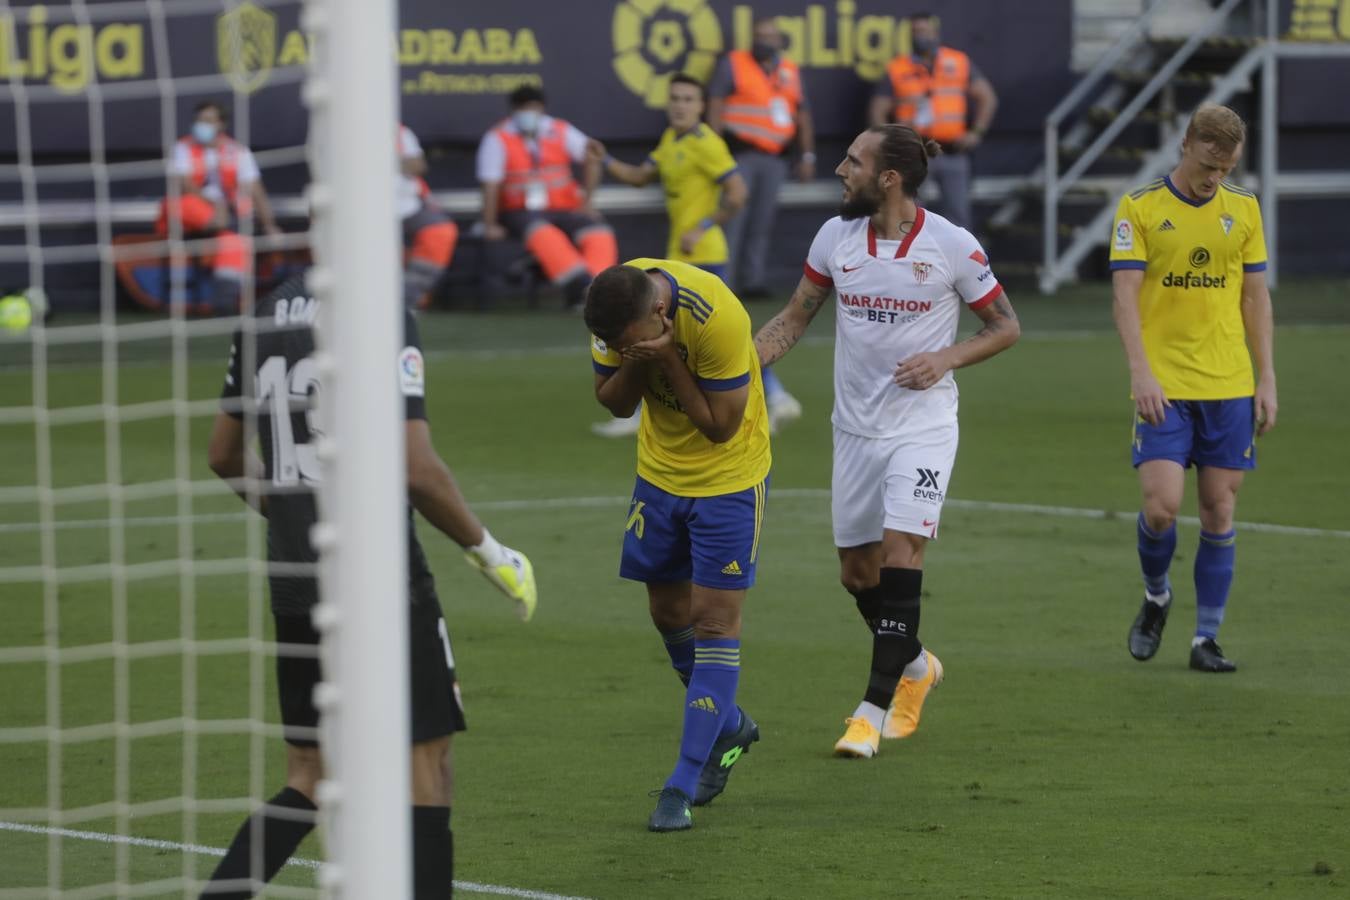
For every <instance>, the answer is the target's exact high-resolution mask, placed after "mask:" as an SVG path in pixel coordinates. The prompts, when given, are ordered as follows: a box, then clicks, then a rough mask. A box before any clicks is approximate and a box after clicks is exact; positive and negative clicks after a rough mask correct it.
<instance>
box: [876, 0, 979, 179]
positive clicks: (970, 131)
mask: <svg viewBox="0 0 1350 900" xmlns="http://www.w3.org/2000/svg"><path fill="white" fill-rule="evenodd" d="M910 25H911V36H912V38H911V39H912V42H913V47H914V52H913V54H911V55H908V56H897V57H896V58H895V59H893V60H892V61H891V64H890V65H889V66H888V67H887V68H886V74H885V76H883V78H882V79H881V81H879V82H878V83H877V88H876V92H875V93H874V94H873V97H872V103H871V107H870V109H869V114H868V118H869V120H870V122H869V124H872V125H881V124H884V123H886V122H899V123H900V124H902V125H908V126H910V127H911V128H913V129H914V130H915V131H917V132H918V133H919V134H920V135H922V136H923V137H926V138H932V139H933V140H935V141H937V142H938V143H939V144H941V145H942V149H943V150H944V151H946V152H947V153H953V152H955V153H963V152H967V151H969V150H973V149H974V148H975V146H976V145H977V144H978V143H979V142H980V141H981V139H983V137H984V135H985V133H986V132H987V131H988V130H989V125H990V123H991V122H992V121H993V118H994V111H995V110H996V109H997V108H998V97H997V95H995V93H994V88H993V86H992V85H990V83H989V81H988V79H986V78H985V77H984V75H983V74H982V73H981V72H980V70H979V68H978V67H977V66H976V65H975V64H974V63H973V62H972V61H971V59H970V57H969V56H968V55H966V54H965V53H963V52H962V51H960V50H954V49H952V48H951V47H944V46H942V45H941V43H940V42H939V40H938V29H937V22H936V20H935V19H933V17H932V16H930V15H928V14H927V13H923V14H920V15H916V16H913V17H911V19H910Z"/></svg>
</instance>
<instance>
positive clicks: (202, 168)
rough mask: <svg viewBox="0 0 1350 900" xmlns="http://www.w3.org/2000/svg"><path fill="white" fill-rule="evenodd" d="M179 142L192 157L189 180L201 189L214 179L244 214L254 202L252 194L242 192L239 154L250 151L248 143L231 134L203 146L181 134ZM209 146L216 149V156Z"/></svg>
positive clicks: (231, 203) (226, 198)
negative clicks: (240, 188)
mask: <svg viewBox="0 0 1350 900" xmlns="http://www.w3.org/2000/svg"><path fill="white" fill-rule="evenodd" d="M178 143H180V144H182V145H184V146H186V147H187V151H188V158H189V159H190V160H191V161H192V171H191V172H190V173H189V174H188V182H189V183H190V184H191V185H192V186H193V187H195V188H196V189H197V190H199V191H200V190H201V189H202V188H203V187H205V186H206V184H207V182H210V181H214V182H215V184H216V185H217V186H219V188H220V190H221V193H223V194H224V195H225V200H226V202H227V203H229V205H230V208H231V209H233V210H234V211H235V213H236V214H237V215H241V216H242V215H244V213H245V212H246V211H247V209H248V208H249V206H250V198H249V196H248V195H247V194H240V192H239V158H240V156H241V155H242V154H243V153H244V152H246V151H245V149H244V145H243V144H241V143H239V142H238V141H236V140H235V139H234V138H232V137H230V136H229V135H221V136H220V137H218V138H217V139H216V142H215V143H214V144H212V145H211V146H210V147H203V146H202V145H201V144H199V143H197V142H196V141H195V140H193V139H192V138H190V137H184V138H179V139H178ZM207 150H214V151H215V154H214V157H213V158H212V157H209V156H208V154H207V152H206V151H207Z"/></svg>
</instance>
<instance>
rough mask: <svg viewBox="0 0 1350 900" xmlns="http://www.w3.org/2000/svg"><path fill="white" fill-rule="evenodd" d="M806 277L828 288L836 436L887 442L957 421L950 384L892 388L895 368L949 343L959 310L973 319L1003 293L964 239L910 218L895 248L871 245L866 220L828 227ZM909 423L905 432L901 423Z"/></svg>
mask: <svg viewBox="0 0 1350 900" xmlns="http://www.w3.org/2000/svg"><path fill="white" fill-rule="evenodd" d="M805 273H806V277H807V278H809V279H811V280H812V281H813V282H815V283H816V284H818V285H821V286H822V287H829V286H833V287H834V289H835V291H836V293H837V295H838V298H839V307H838V309H837V311H836V313H837V314H836V316H835V345H834V416H833V421H834V424H835V426H836V427H838V428H840V429H842V430H844V431H847V432H850V433H852V434H857V435H862V436H863V437H891V436H893V435H896V434H898V433H900V432H901V431H902V430H904V429H905V428H906V427H907V426H908V427H913V425H914V422H913V421H912V417H913V416H916V415H917V416H922V417H924V418H925V419H926V420H928V421H929V422H934V421H941V420H943V419H947V418H955V416H956V398H957V392H956V379H954V378H953V377H952V373H951V372H948V373H947V374H945V375H944V376H942V379H941V380H940V381H939V382H938V383H937V384H935V385H933V386H932V387H930V388H928V389H927V390H924V391H914V390H910V389H908V388H902V387H897V386H896V384H895V382H894V380H893V379H894V376H895V368H896V366H897V365H898V364H899V363H900V361H901V360H903V359H906V358H908V357H910V356H913V355H914V354H916V353H923V352H927V351H934V350H941V349H943V348H944V347H950V346H951V345H952V343H953V342H954V341H955V340H956V325H957V320H958V319H959V318H960V315H961V305H962V304H963V303H964V304H965V305H967V306H969V307H970V308H971V309H979V308H981V307H983V306H987V305H989V304H990V303H993V302H994V300H996V299H997V298H998V295H999V294H1000V293H1002V292H1003V288H1002V287H1001V286H1000V285H999V283H998V279H996V278H995V277H994V273H993V272H992V271H991V270H990V268H989V260H988V258H987V257H986V256H985V255H984V251H983V250H982V249H981V248H980V244H979V242H978V241H976V240H975V238H974V236H973V235H971V233H970V232H969V231H966V230H965V229H964V228H961V227H959V226H957V225H953V224H952V223H951V222H949V221H947V220H946V219H944V218H943V217H942V216H939V215H936V214H934V213H930V212H926V211H925V210H923V209H919V211H918V213H917V214H916V215H915V217H914V227H913V228H912V229H911V230H910V231H909V233H908V234H907V235H905V239H904V240H902V241H887V240H881V239H880V238H878V237H877V235H876V231H875V230H874V229H873V228H872V223H871V220H870V219H868V218H861V219H854V220H852V221H847V222H846V221H844V220H843V219H841V218H839V217H837V216H836V217H835V218H833V219H830V220H829V221H828V222H826V223H825V224H824V225H822V226H821V228H820V231H818V232H817V233H816V239H815V240H814V241H812V242H811V251H810V253H808V254H807V257H806V266H805ZM907 419H909V420H910V421H909V422H906V420H907Z"/></svg>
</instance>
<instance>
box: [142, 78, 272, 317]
mask: <svg viewBox="0 0 1350 900" xmlns="http://www.w3.org/2000/svg"><path fill="white" fill-rule="evenodd" d="M193 114H194V117H195V118H194V121H193V123H192V133H191V134H189V135H186V136H184V137H182V138H179V139H178V143H177V144H175V145H174V148H173V158H172V159H171V160H170V162H169V175H170V177H172V178H174V179H175V180H176V182H177V185H178V196H177V198H175V197H173V196H172V195H170V196H169V197H166V198H165V199H164V202H163V203H162V204H160V213H159V220H158V221H157V222H156V223H155V233H156V234H157V235H159V236H161V237H167V236H168V235H169V233H170V231H169V226H170V222H171V221H176V222H177V223H178V226H179V228H181V230H182V236H183V237H184V238H187V239H194V238H201V237H205V236H210V237H213V238H214V239H215V240H214V243H215V247H214V250H213V252H210V253H208V254H205V255H204V256H203V259H204V261H205V262H206V263H207V264H208V265H210V266H211V271H212V276H213V283H212V292H211V306H212V307H213V308H214V310H215V311H216V312H217V313H218V314H223V315H229V314H232V313H234V312H236V311H238V309H239V294H240V288H241V285H242V283H243V280H244V277H245V275H246V274H247V272H248V271H249V268H250V266H251V260H250V259H249V255H250V254H251V253H252V250H251V248H250V245H249V242H248V241H247V240H245V239H244V238H243V237H241V236H240V235H239V234H238V232H237V230H236V229H238V227H239V225H238V222H239V220H240V219H247V218H248V217H249V216H253V217H254V218H256V220H257V222H258V224H259V225H260V226H261V228H262V230H263V231H264V232H265V233H267V234H269V235H270V234H280V233H281V229H280V228H278V227H277V221H276V218H275V217H273V215H272V205H271V204H270V203H269V202H268V200H267V191H266V190H265V189H264V188H263V184H262V175H261V173H260V172H259V171H258V163H257V161H256V160H254V158H253V154H252V153H251V152H250V151H249V149H248V148H247V147H245V146H244V145H243V144H241V143H239V142H238V141H236V140H235V139H234V138H232V137H230V136H229V134H227V133H226V131H225V127H226V124H227V123H226V116H225V108H224V107H223V106H222V105H221V104H219V103H217V102H216V101H214V100H203V101H202V102H201V103H198V104H197V106H196V107H195V108H194V109H193Z"/></svg>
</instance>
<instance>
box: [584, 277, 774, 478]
mask: <svg viewBox="0 0 1350 900" xmlns="http://www.w3.org/2000/svg"><path fill="white" fill-rule="evenodd" d="M624 265H628V266H633V267H635V268H638V269H642V270H644V271H647V272H652V271H656V272H660V273H661V274H662V275H663V276H664V277H665V278H666V279H667V280H668V281H669V283H670V292H671V296H672V297H673V298H674V301H675V302H674V303H672V304H671V308H670V309H668V310H667V311H666V312H667V315H669V316H670V317H671V325H672V329H673V331H674V340H675V345H676V347H678V348H679V351H680V355H681V356H682V357H683V358H684V360H685V364H686V365H687V366H688V367H689V371H690V372H692V373H693V375H694V380H695V381H696V382H697V383H698V385H699V387H700V388H702V389H703V390H705V391H727V390H735V389H736V388H739V387H742V386H745V385H749V386H750V396H749V399H747V400H746V404H745V418H744V419H743V420H742V421H741V428H740V430H739V431H738V432H737V433H736V434H735V436H734V437H732V438H731V440H729V441H727V442H725V443H722V444H715V443H713V442H712V441H710V440H708V438H707V437H705V436H704V434H703V432H701V431H699V430H698V428H697V427H695V426H694V423H693V422H691V421H690V420H689V417H688V416H687V415H685V413H684V410H683V409H682V408H681V407H680V403H679V400H678V399H677V398H676V396H675V389H674V387H673V386H672V385H671V384H670V382H669V380H668V379H667V378H666V377H665V375H664V374H663V373H662V372H661V370H660V369H659V368H658V367H657V366H650V367H649V369H650V371H649V375H648V379H647V385H646V389H645V390H644V392H643V401H644V402H643V404H642V426H641V428H640V429H639V430H638V459H637V473H638V475H639V476H641V477H642V478H644V479H646V480H647V481H649V482H651V483H652V484H654V485H656V486H657V487H658V488H660V489H661V490H663V491H667V492H669V493H671V494H675V495H677V496H681V497H712V496H716V495H718V494H730V493H734V492H736V491H743V490H746V489H748V488H751V487H753V486H755V485H757V484H759V483H760V482H762V481H763V480H764V478H765V477H766V476H767V475H768V474H769V465H770V462H771V455H770V451H769V416H768V413H767V411H766V409H765V405H764V383H763V381H761V379H760V371H759V356H758V354H757V353H756V352H755V342H754V337H753V335H752V333H751V330H750V316H749V315H748V314H747V313H746V311H745V307H744V306H742V305H741V301H740V300H738V299H737V298H736V295H735V294H733V293H732V292H731V289H730V288H728V287H727V286H726V285H725V284H724V283H723V282H722V280H721V279H720V278H718V277H717V276H716V275H712V274H710V273H708V272H704V271H703V270H701V269H698V268H695V267H694V266H692V265H689V264H688V263H682V262H675V261H674V260H667V259H647V258H640V259H633V260H629V261H628V262H626V263H624ZM591 360H592V364H593V365H594V367H595V370H596V371H597V372H599V373H601V374H613V373H614V372H616V371H618V369H619V365H620V363H622V361H623V357H622V356H621V355H620V354H619V353H618V352H617V351H615V350H613V349H611V348H609V347H607V346H606V345H605V343H604V342H603V341H601V340H600V339H599V338H596V337H592V339H591Z"/></svg>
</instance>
